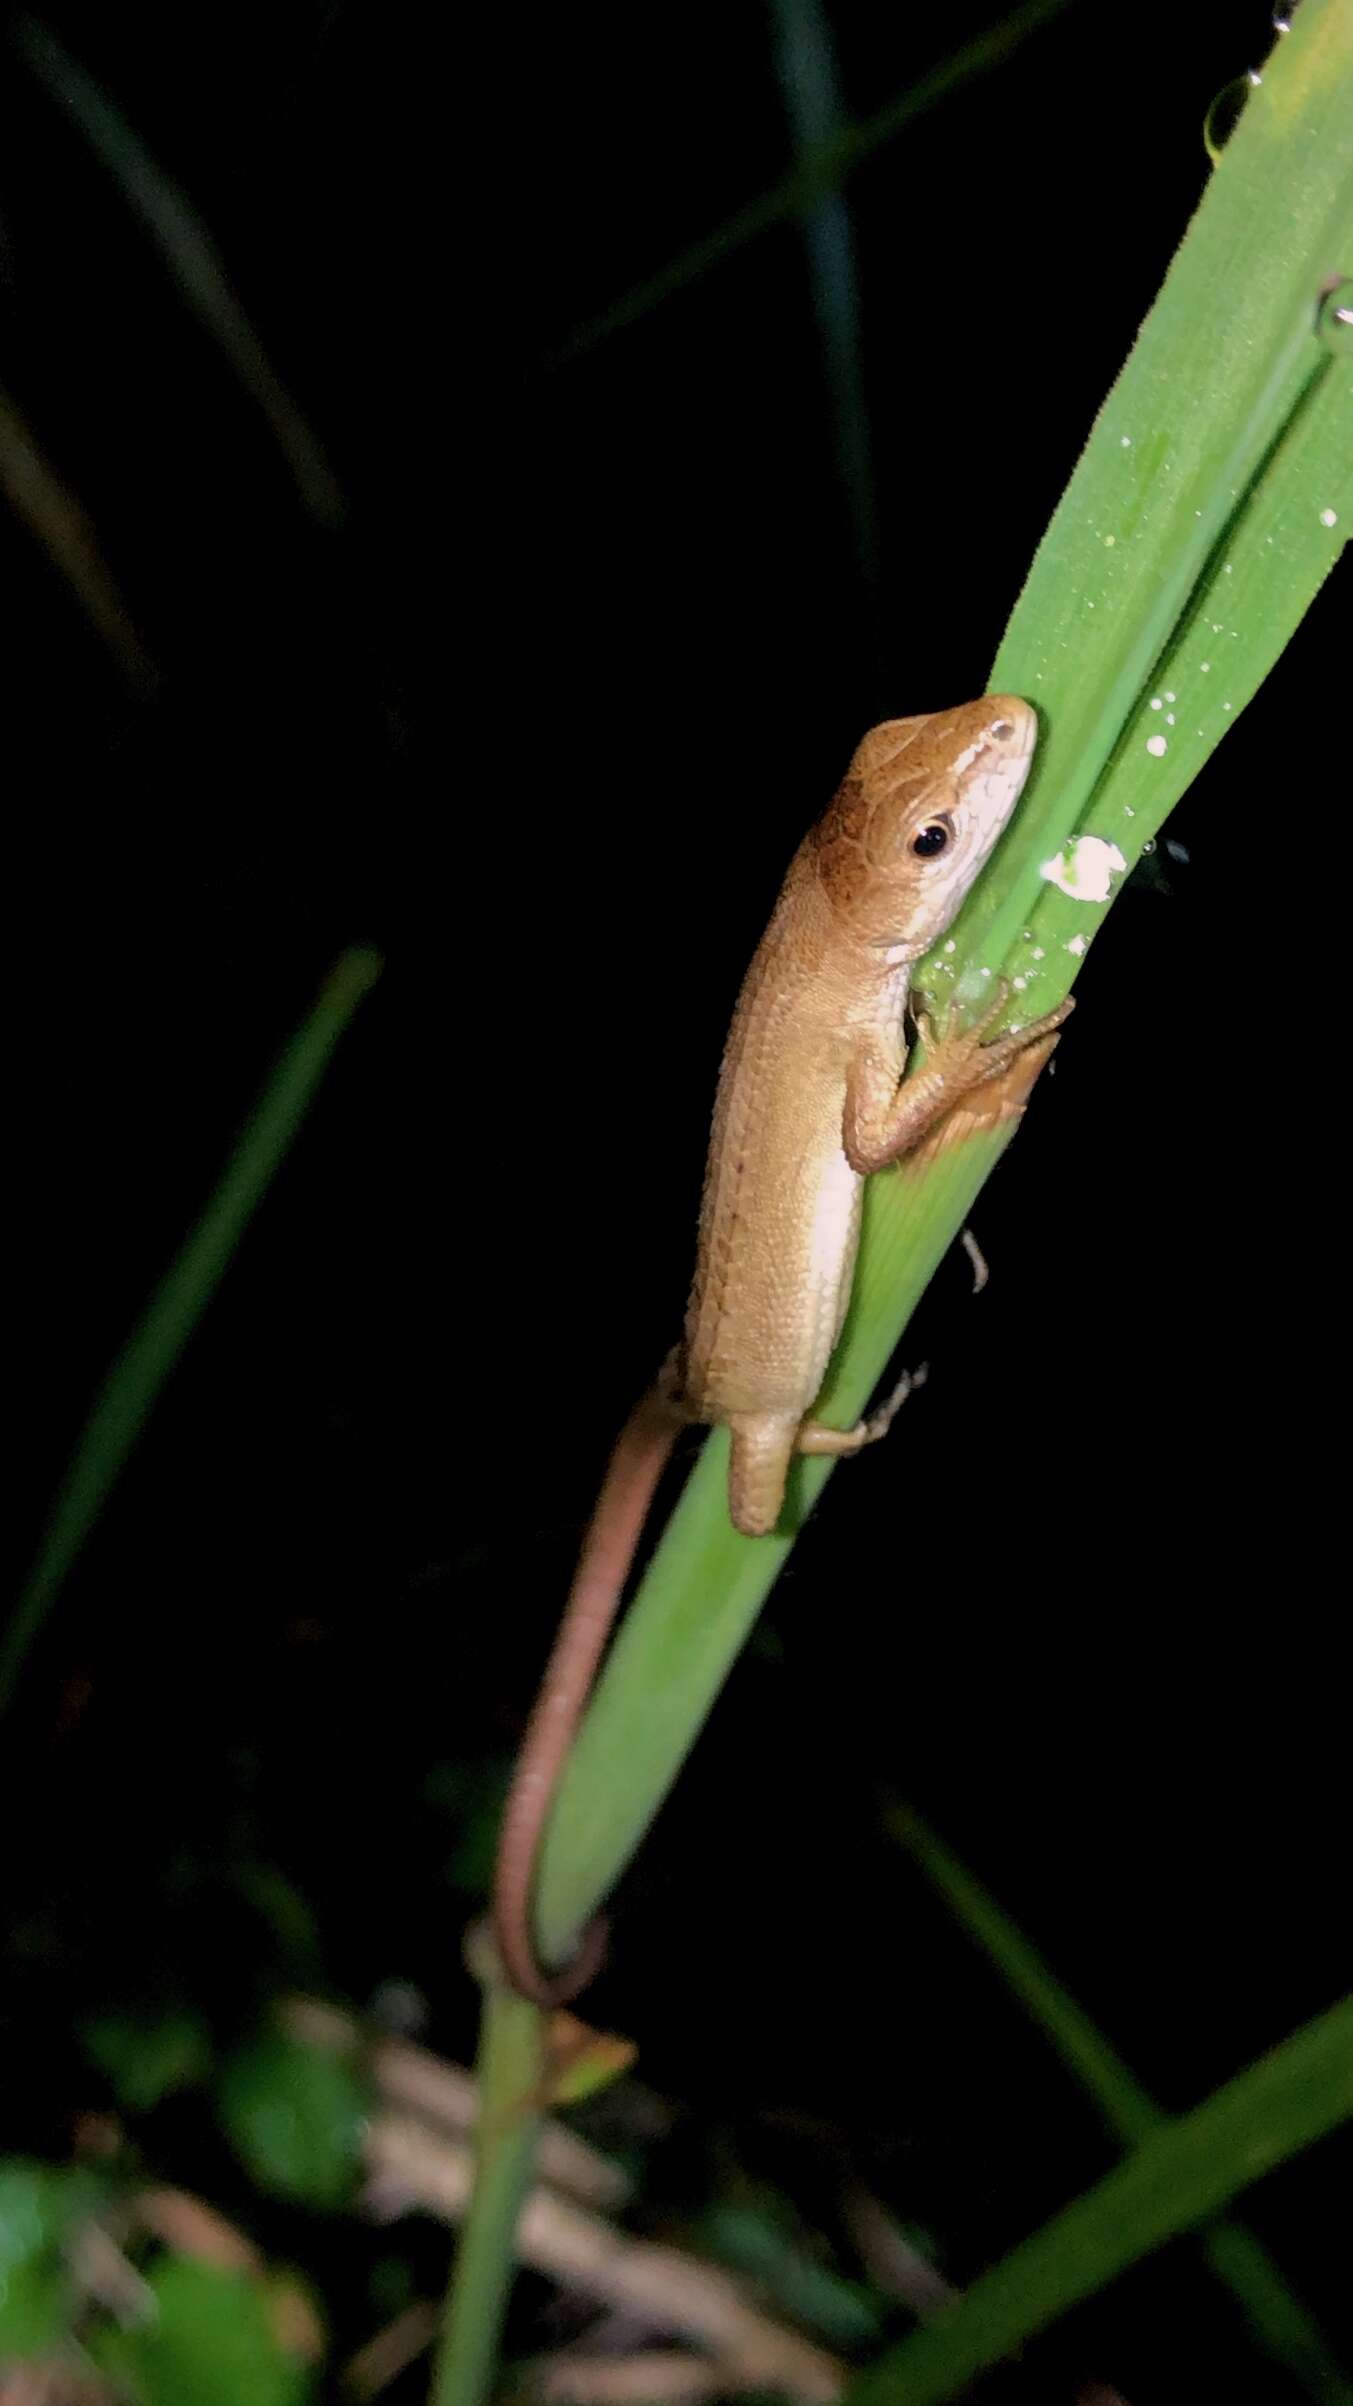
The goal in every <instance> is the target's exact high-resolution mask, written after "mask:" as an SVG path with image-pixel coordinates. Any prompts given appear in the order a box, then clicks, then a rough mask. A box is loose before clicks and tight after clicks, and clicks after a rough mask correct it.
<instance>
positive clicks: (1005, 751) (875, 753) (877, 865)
mask: <svg viewBox="0 0 1353 2406" xmlns="http://www.w3.org/2000/svg"><path fill="white" fill-rule="evenodd" d="M1037 735H1038V719H1037V716H1036V714H1035V713H1034V711H1033V710H1031V709H1030V707H1029V704H1028V703H1027V702H1021V701H1019V700H1018V699H1017V698H1016V696H1015V695H1014V694H1008V693H992V694H988V695H987V696H986V697H985V699H984V700H982V701H980V702H963V703H961V704H960V705H959V707H958V709H957V710H938V711H935V712H933V713H932V714H931V715H929V716H927V717H924V718H893V719H886V720H885V721H884V723H883V725H882V726H881V727H871V729H870V731H869V733H868V734H867V735H866V736H865V738H864V740H863V742H862V743H861V744H860V746H859V748H858V750H857V751H856V754H855V757H854V759H853V760H852V762H851V764H850V767H849V769H848V770H847V772H846V778H845V783H844V784H843V785H842V787H841V789H840V792H839V793H838V794H837V796H836V799H835V801H834V802H833V803H832V805H831V808H830V809H829V810H828V811H827V813H826V816H825V817H824V818H823V819H821V820H820V821H819V823H818V825H817V827H816V828H815V829H814V830H813V833H812V836H811V837H810V838H809V841H810V843H811V844H812V845H813V847H814V850H815V852H816V856H817V868H818V874H819V876H820V877H821V879H822V883H823V885H824V886H825V888H826V891H827V894H828V897H829V899H830V901H831V904H832V907H833V910H834V911H835V912H836V913H837V915H838V917H840V918H842V919H844V920H845V921H846V922H847V923H848V925H849V927H850V931H851V933H852V934H853V935H854V936H855V937H856V938H857V939H858V940H859V941H860V942H861V943H864V944H871V945H881V946H884V947H886V948H887V949H889V950H890V951H892V950H895V949H900V948H905V949H904V950H901V954H900V957H902V958H904V959H912V960H916V959H919V958H920V956H921V954H922V953H923V952H927V951H928V950H929V948H930V946H931V945H932V944H933V943H934V942H935V940H936V938H937V937H938V936H941V935H943V933H944V930H945V928H946V927H947V926H948V925H949V922H950V920H951V919H952V918H953V917H954V915H955V913H956V911H957V910H958V907H959V904H960V903H961V902H962V901H963V898H964V896H965V895H966V894H967V892H968V890H969V888H970V887H971V885H972V884H973V882H974V880H975V878H976V877H977V875H978V872H979V871H980V869H981V868H982V865H983V863H984V862H985V860H986V859H987V857H988V855H989V854H990V852H991V851H992V848H993V846H994V845H995V843H996V840H997V838H998V836H999V835H1000V833H1001V830H1002V829H1003V828H1004V826H1005V824H1006V822H1007V820H1008V819H1009V817H1010V814H1011V812H1012V811H1013V809H1014V807H1015V804H1016V803H1017V802H1018V800H1019V797H1020V794H1021V792H1022V791H1023V788H1024V780H1025V778H1026V777H1027V776H1028V774H1029V763H1030V761H1031V759H1032V757H1033V749H1034V743H1035V741H1036V739H1037Z"/></svg>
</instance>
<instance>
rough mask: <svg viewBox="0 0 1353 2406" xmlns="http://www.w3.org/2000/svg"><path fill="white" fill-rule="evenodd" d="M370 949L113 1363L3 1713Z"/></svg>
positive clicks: (323, 1000)
mask: <svg viewBox="0 0 1353 2406" xmlns="http://www.w3.org/2000/svg"><path fill="white" fill-rule="evenodd" d="M380 968H381V963H380V956H379V954H377V953H375V952H372V951H371V950H370V949H369V948H367V947H363V946H357V947H354V948H353V949H352V950H350V951H348V952H345V953H343V954H342V955H341V957H340V958H339V960H338V961H337V962H336V963H335V964H334V967H333V969H332V970H331V971H330V973H329V975H328V977H327V978H326V979H325V981H324V984H323V985H322V986H321V988H320V990H319V993H318V995H317V996H316V998H315V1001H314V1004H313V1006H312V1008H311V1010H310V1011H309V1012H308V1013H307V1015H306V1017H305V1019H304V1020H303V1021H302V1023H301V1025H300V1027H299V1028H298V1029H297V1031H296V1034H295V1035H294V1036H293V1037H292V1039H291V1042H290V1044H289V1045H288V1046H287V1048H286V1051H285V1052H284V1053H283V1055H282V1058H281V1060H280V1061H279V1062H278V1064H277V1067H276V1069H275V1070H274V1072H273V1074H272V1077H271V1078H270V1079H269V1081H268V1083H267V1085H266V1086H265V1088H264V1090H263V1093H262V1094H261V1096H260V1098H259V1102H258V1107H257V1109H256V1110H255V1112H254V1115H253V1117H252V1119H251V1120H250V1121H249V1122H248V1124H247V1126H246V1127H245V1128H244V1130H243V1132H242V1134H241V1136H240V1139H239V1142H238V1143H237V1145H236V1147H235V1150H234V1152H233V1153H232V1154H231V1156H230V1159H229V1161H228V1162H227V1163H226V1166H225V1169H224V1170H223V1172H222V1174H221V1178H220V1181H219V1183H218V1185H217V1187H216V1189H215V1192H214V1193H213V1194H212V1195H211V1197H210V1199H209V1201H208V1203H207V1207H206V1210H205V1211H204V1212H203V1214H202V1217H201V1219H200V1220H199V1221H198V1223H197V1226H196V1227H195V1228H194V1229H192V1230H191V1231H190V1233H189V1234H188V1236H187V1237H185V1239H184V1241H183V1244H182V1245H181V1247H180V1249H179V1252H178V1254H177V1255H176V1257H175V1259H174V1260H173V1261H172V1262H171V1263H170V1265H169V1268H168V1269H167V1271H166V1272H165V1275H164V1277H163V1278H162V1280H161V1281H160V1284H159V1286H158V1287H157V1289H156V1291H155V1293H154V1295H152V1297H151V1299H150V1302H149V1303H148V1304H147V1306H146V1309H145V1312H144V1314H143V1315H142V1318H141V1319H140V1321H139V1322H138V1324H137V1326H136V1327H135V1328H134V1329H133V1330H132V1333H131V1335H130V1337H129V1338H128V1339H127V1342H126V1344H125V1345H124V1346H123V1348H122V1351H121V1353H120V1354H119V1355H118V1357H117V1359H116V1361H115V1362H114V1363H113V1365H112V1367H111V1369H110V1370H109V1372H108V1374H107V1376H106V1378H105V1379H104V1382H103V1385H102V1387H101V1388H100V1389H99V1392H98V1395H97V1396H96V1397H95V1400H94V1405H93V1409H92V1411H91V1412H90V1415H89V1418H88V1420H87V1421H86V1423H85V1426H84V1428H83V1429H82V1431H81V1433H80V1437H79V1440H78V1442H77V1444H76V1448H75V1453H74V1456H73V1457H72V1460H71V1463H70V1466H69V1468H68V1470H67V1472H66V1476H65V1479H64V1481H63V1483H62V1486H61V1490H60V1492H59V1494H58V1496H57V1498H56V1501H55V1503H54V1504H53V1506H52V1515H51V1519H50V1520H49V1522H48V1524H47V1527H46V1529H45V1530H44V1532H43V1536H42V1541H41V1544H40V1546H39V1549H38V1557H37V1560H36V1562H35V1563H34V1565H33V1568H32V1570H31V1572H30V1573H29V1577H28V1583H27V1585H26V1586H25V1588H24V1590H23V1593H22V1594H21V1595H20V1597H19V1601H18V1603H17V1605H16V1606H15V1608H14V1612H13V1615H12V1617H11V1619H10V1621H9V1624H8V1626H7V1627H6V1628H5V1630H4V1632H3V1635H2V1636H0V1712H3V1710H4V1708H5V1706H6V1705H7V1704H8V1703H9V1700H10V1697H11V1696H12V1694H13V1692H14V1687H15V1683H16V1681H17V1679H18V1677H19V1673H20V1671H21V1670H22V1668H23V1664H24V1660H25V1657H26V1656H27V1653H28V1649H29V1647H30V1646H31V1645H32V1643H33V1640H34V1638H35V1637H36V1636H37V1633H38V1631H39V1629H40V1628H41V1627H42V1624H43V1621H44V1620H45V1618H46V1616H47V1614H48V1612H49V1611H50V1609H51V1607H52V1605H53V1603H54V1602H55V1600H56V1597H57V1595H58V1593H59V1591H60V1588H61V1585H62V1582H63V1581H64V1579H65V1578H66V1575H67V1573H68V1572H69V1570H70V1568H71V1565H72V1563H73V1562H75V1560H76V1559H77V1557H78V1555H79V1554H80V1552H81V1549H82V1548H83V1546H84V1543H85V1540H86V1539H87V1537H88V1536H89V1532H90V1530H91V1529H92V1528H93V1526H94V1523H95V1522H96V1520H97V1519H98V1517H99V1514H100V1512H101V1511H102V1510H103V1507H104V1504H105V1502H106V1501H107V1499H108V1496H109V1495H110V1494H111V1492H112V1489H113V1488H114V1486H115V1485H116V1483H117V1481H118V1479H119V1478H120V1476H121V1474H122V1471H123V1468H124V1466H125V1464H126V1462H127V1459H128V1456H129V1455H130V1454H131V1452H132V1449H133V1447H134V1446H135V1444H136V1442H137V1439H138V1438H139V1436H140V1434H141V1431H142V1429H143V1428H144V1427H145V1424H146V1422H147V1420H148V1419H149V1417H150V1414H151V1412H152V1411H153V1409H154V1407H155V1405H156V1404H157V1403H158V1401H159V1398H160V1395H161V1392H162V1390H163V1388H164V1386H165V1383H166V1381H167V1380H168V1378H169V1376H170V1373H171V1372H172V1371H173V1369H174V1367H175V1365H176V1363H177V1362H178V1359H179V1356H180V1354H181V1353H182V1352H183V1349H184V1347H185V1346H186V1345H187V1343H188V1340H189V1338H190V1337H191V1336H192V1334H193V1332H194V1330H195V1329H196V1327H197V1324H198V1322H199V1321H200V1319H201V1318H202V1315H203V1313H204V1312H205V1310H206V1308H207V1305H208V1304H209V1303H210V1302H211V1299H212V1297H213V1295H214V1294H215V1292H216V1289H217V1287H218V1286H219V1285H220V1283H221V1280H222V1278H223V1277H224V1276H225V1273H226V1271H227V1270H228V1268H229V1267H230V1264H231V1261H232V1260H233V1258H234V1255H235V1253H236V1251H237V1250H238V1247H239V1245H240V1242H241V1240H242V1238H243V1236H244V1233H245V1230H246V1229H247V1228H248V1226H249V1223H250V1221H251V1220H252V1218H253V1216H254V1213H255V1212H256V1210H257V1209H258V1206H259V1204H260V1203H261V1202H262V1200H263V1197H264V1195H265V1194H266V1192H267V1190H268V1187H269V1185H270V1183H271V1181H272V1178H273V1176H274V1174H275V1172H276V1171H277V1169H278V1168H279V1166H280V1164H281V1162H282V1160H283V1159H284V1157H285V1155H286V1153H287V1152H288V1150H289V1148H290V1146H291V1144H292V1142H293V1140H294V1138H295V1136H296V1133H297V1130H298V1129H299V1127H300V1124H301V1121H302V1119H303V1118H304V1116H305V1113H306V1111H307V1109H308V1108H309V1105H310V1103H311V1101H312V1099H313V1097H314V1094H315V1091H316V1088H317V1087H318V1085H319V1082H320V1079H321V1077H322V1076H323V1074H324V1071H325V1069H326V1067H327V1065H328V1062H329V1058H330V1056H331V1054H332V1052H333V1050H334V1047H335V1045H336V1044H337V1042H338V1039H339V1037H340V1036H341V1035H342V1034H343V1031H344V1029H345V1028H346V1027H347V1025H348V1022H349V1020H350V1019H351V1017H352V1014H353V1012H354V1011H355V1010H356V1008H357V1005H358V1003H359V1002H360V1001H361V999H362V997H363V995H364V994H367V993H369V991H370V989H371V987H372V986H373V985H374V984H375V981H376V979H377V978H378V977H379V975H380Z"/></svg>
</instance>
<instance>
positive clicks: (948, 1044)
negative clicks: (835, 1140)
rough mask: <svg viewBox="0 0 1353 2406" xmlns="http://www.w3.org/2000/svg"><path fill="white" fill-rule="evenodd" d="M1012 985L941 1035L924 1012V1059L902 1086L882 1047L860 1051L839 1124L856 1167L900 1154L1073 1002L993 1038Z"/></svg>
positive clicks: (1049, 1029)
mask: <svg viewBox="0 0 1353 2406" xmlns="http://www.w3.org/2000/svg"><path fill="white" fill-rule="evenodd" d="M1007 993H1008V989H1007V988H1006V987H1005V985H1004V984H1002V985H1001V986H1000V987H999V989H998V990H997V993H996V996H995V999H994V1000H993V1002H992V1004H991V1007H990V1009H989V1010H987V1011H984V1012H983V1014H982V1017H981V1018H980V1019H978V1020H976V1021H975V1022H974V1024H973V1025H972V1026H971V1027H969V1028H963V1029H960V1030H957V1031H955V1032H953V1033H951V1034H949V1035H946V1036H942V1037H940V1038H938V1039H936V1038H934V1037H933V1036H932V1034H931V1029H930V1022H929V1020H928V1019H926V1018H924V1017H922V1016H919V1015H918V1017H917V1021H916V1028H917V1033H918V1035H919V1036H920V1039H921V1042H922V1044H923V1045H924V1046H925V1048H926V1058H925V1063H924V1066H923V1067H922V1068H921V1069H920V1070H919V1071H918V1072H917V1074H916V1076H915V1077H914V1078H907V1079H906V1080H905V1081H904V1082H903V1084H902V1085H900V1086H899V1085H898V1083H897V1072H896V1068H895V1065H894V1063H893V1062H892V1061H891V1060H890V1059H889V1058H888V1057H887V1056H886V1055H885V1054H884V1053H883V1052H882V1050H881V1049H879V1048H876V1047H872V1046H865V1047H862V1048H861V1049H860V1051H859V1052H857V1054H856V1055H855V1058H854V1059H853V1061H852V1062H851V1065H850V1069H849V1072H848V1074H847V1079H846V1107H845V1116H844V1121H843V1125H842V1131H841V1135H842V1143H843V1145H844V1147H845V1154H846V1159H847V1161H848V1162H849V1163H850V1166H851V1168H852V1169H853V1170H858V1171H859V1173H860V1175H861V1176H862V1177H864V1176H866V1175H867V1174H868V1173H869V1172H870V1171H871V1170H882V1169H886V1168H887V1167H888V1164H889V1162H892V1161H900V1160H901V1158H902V1156H903V1154H904V1153H910V1152H911V1151H912V1149H913V1147H914V1146H916V1145H918V1144H919V1143H920V1141H921V1139H922V1137H923V1136H926V1135H928V1133H929V1132H930V1130H931V1129H932V1128H934V1127H935V1126H936V1125H937V1123H938V1122H939V1121H940V1120H942V1119H943V1118H944V1116H945V1114H946V1112H949V1111H952V1110H953V1108H954V1105H955V1104H956V1103H959V1102H961V1101H962V1100H963V1097H964V1096H965V1095H968V1094H971V1093H972V1091H973V1088H974V1087H976V1086H985V1085H986V1083H987V1081H988V1079H990V1078H997V1077H999V1076H1000V1075H1001V1073H1002V1071H1004V1070H1007V1069H1008V1068H1009V1067H1010V1064H1011V1062H1012V1061H1016V1060H1018V1058H1019V1056H1020V1054H1021V1053H1022V1052H1023V1051H1024V1050H1025V1048H1026V1047H1027V1046H1028V1045H1031V1044H1038V1043H1040V1042H1041V1041H1042V1039H1043V1038H1044V1037H1046V1036H1050V1035H1052V1034H1053V1033H1054V1031H1055V1030H1056V1029H1057V1028H1059V1027H1060V1026H1061V1024H1062V1021H1063V1020H1064V1019H1065V1018H1066V1017H1067V1016H1068V1014H1069V1012H1070V1011H1071V1010H1072V1008H1073V1004H1072V999H1071V997H1070V995H1068V996H1067V999H1066V1001H1065V1002H1063V1003H1059V1004H1058V1006H1057V1009H1056V1010H1055V1011H1046V1012H1045V1013H1044V1014H1043V1017H1042V1018H1041V1019H1031V1020H1030V1021H1029V1023H1028V1025H1027V1027H1022V1028H1015V1029H1010V1030H1007V1032H1006V1033H1005V1034H1004V1035H1001V1036H993V1037H991V1038H990V1040H988V1038H987V1035H986V1031H987V1029H988V1028H989V1027H991V1025H992V1024H993V1022H994V1021H995V1020H997V1019H999V1017H1000V1015H1001V1013H1002V1011H1003V1010H1004V1008H1005V1004H1006V999H1007Z"/></svg>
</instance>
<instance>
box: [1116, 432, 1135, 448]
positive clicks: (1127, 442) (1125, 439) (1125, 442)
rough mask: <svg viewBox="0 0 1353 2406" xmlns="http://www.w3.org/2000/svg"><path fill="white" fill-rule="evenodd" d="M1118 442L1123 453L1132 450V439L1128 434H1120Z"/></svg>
mask: <svg viewBox="0 0 1353 2406" xmlns="http://www.w3.org/2000/svg"><path fill="white" fill-rule="evenodd" d="M1118 440H1119V443H1120V444H1121V446H1122V448H1123V450H1124V451H1130V450H1131V449H1132V437H1131V435H1130V434H1120V435H1119V437H1118Z"/></svg>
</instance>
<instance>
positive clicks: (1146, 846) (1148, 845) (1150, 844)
mask: <svg viewBox="0 0 1353 2406" xmlns="http://www.w3.org/2000/svg"><path fill="white" fill-rule="evenodd" d="M1155 849H1156V839H1155V837H1154V836H1153V835H1149V836H1147V838H1146V840H1145V842H1144V843H1143V845H1142V850H1143V852H1154V851H1155Z"/></svg>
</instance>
